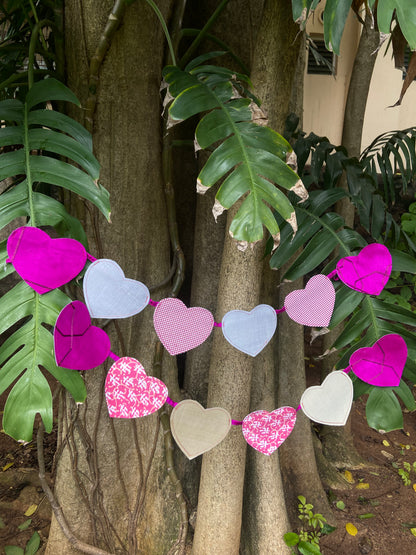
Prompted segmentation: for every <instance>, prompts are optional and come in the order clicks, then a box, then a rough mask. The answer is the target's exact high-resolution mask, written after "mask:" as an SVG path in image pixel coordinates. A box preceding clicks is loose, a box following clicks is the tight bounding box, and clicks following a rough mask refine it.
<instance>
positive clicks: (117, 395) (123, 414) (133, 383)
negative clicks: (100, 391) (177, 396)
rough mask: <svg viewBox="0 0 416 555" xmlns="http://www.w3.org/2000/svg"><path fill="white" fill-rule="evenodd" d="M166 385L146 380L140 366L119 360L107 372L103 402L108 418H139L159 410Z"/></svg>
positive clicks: (158, 381)
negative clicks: (105, 405)
mask: <svg viewBox="0 0 416 555" xmlns="http://www.w3.org/2000/svg"><path fill="white" fill-rule="evenodd" d="M167 397H168V389H167V387H166V385H165V384H164V383H163V382H162V381H160V380H158V379H157V378H154V377H152V376H148V375H147V374H146V372H145V370H144V368H143V366H142V365H141V364H140V362H139V361H138V360H136V359H134V358H131V357H122V358H120V359H119V360H118V361H117V362H115V363H114V364H113V365H112V367H111V368H110V370H109V371H108V374H107V377H106V380H105V398H106V401H107V407H108V413H109V415H110V416H111V417H112V418H139V417H141V416H147V415H148V414H152V413H153V412H156V411H157V410H159V409H160V408H161V407H162V406H163V405H164V404H165V402H166V399H167Z"/></svg>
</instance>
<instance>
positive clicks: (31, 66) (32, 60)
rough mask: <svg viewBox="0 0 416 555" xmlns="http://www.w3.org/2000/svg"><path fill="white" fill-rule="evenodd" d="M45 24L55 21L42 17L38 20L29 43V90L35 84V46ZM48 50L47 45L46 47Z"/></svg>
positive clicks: (51, 23)
mask: <svg viewBox="0 0 416 555" xmlns="http://www.w3.org/2000/svg"><path fill="white" fill-rule="evenodd" d="M45 25H50V26H53V22H52V21H50V20H49V19H42V20H41V21H37V22H36V25H35V26H34V27H33V31H32V34H31V36H30V43H29V60H28V65H27V81H28V86H29V90H30V89H31V87H32V85H33V74H34V69H35V47H36V41H37V40H38V35H39V32H40V31H41V29H42V27H45ZM46 50H47V47H46Z"/></svg>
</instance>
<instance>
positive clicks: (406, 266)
mask: <svg viewBox="0 0 416 555" xmlns="http://www.w3.org/2000/svg"><path fill="white" fill-rule="evenodd" d="M390 254H391V257H392V262H393V264H392V270H393V271H394V272H406V273H408V274H416V259H415V258H414V256H410V254H407V253H405V252H402V251H398V250H395V249H390Z"/></svg>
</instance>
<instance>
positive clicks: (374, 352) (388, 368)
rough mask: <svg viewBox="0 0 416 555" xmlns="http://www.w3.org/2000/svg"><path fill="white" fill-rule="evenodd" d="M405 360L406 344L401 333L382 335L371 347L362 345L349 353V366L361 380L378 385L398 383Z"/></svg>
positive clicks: (391, 385)
mask: <svg viewBox="0 0 416 555" xmlns="http://www.w3.org/2000/svg"><path fill="white" fill-rule="evenodd" d="M406 360H407V345H406V342H405V340H404V339H403V337H402V336H401V335H397V334H395V333H390V334H388V335H384V336H383V337H382V338H381V339H379V340H378V341H377V342H376V343H374V345H373V346H372V347H363V348H362V349H358V350H357V351H355V353H353V354H352V355H351V358H350V366H351V369H352V371H353V372H354V374H355V375H356V376H358V377H359V378H360V380H363V382H366V383H369V384H371V385H376V386H379V387H396V386H398V385H399V384H400V380H401V377H402V373H403V368H404V365H405V364H406Z"/></svg>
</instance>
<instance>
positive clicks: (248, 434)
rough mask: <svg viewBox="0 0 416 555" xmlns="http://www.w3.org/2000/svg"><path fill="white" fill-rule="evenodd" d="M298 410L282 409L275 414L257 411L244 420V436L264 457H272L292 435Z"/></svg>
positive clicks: (275, 411)
mask: <svg viewBox="0 0 416 555" xmlns="http://www.w3.org/2000/svg"><path fill="white" fill-rule="evenodd" d="M295 423H296V410H295V409H293V408H292V407H281V408H280V409H276V410H274V411H273V412H267V411H265V410H257V411H255V412H251V413H250V414H248V415H247V416H246V417H245V418H244V420H243V426H242V428H243V435H244V438H245V440H246V441H247V443H248V444H249V445H251V446H252V447H254V449H256V450H257V451H260V453H263V454H264V455H271V454H272V453H273V452H274V451H276V449H277V448H278V447H280V445H282V443H283V442H284V441H285V439H286V438H288V437H289V435H290V434H291V432H292V430H293V427H294V426H295Z"/></svg>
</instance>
